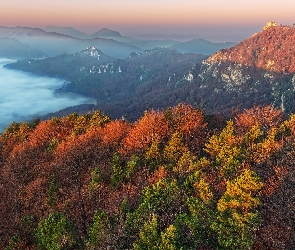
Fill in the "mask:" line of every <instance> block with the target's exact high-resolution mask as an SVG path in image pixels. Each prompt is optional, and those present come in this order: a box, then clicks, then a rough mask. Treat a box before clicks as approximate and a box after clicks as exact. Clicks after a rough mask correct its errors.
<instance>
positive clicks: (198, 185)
mask: <svg viewBox="0 0 295 250" xmlns="http://www.w3.org/2000/svg"><path fill="white" fill-rule="evenodd" d="M294 142H295V116H293V115H291V116H289V117H284V116H283V113H282V112H281V111H280V110H278V109H276V108H274V107H273V106H259V107H258V106H255V107H253V108H251V109H248V110H245V111H244V112H242V113H237V114H236V115H235V116H234V117H233V118H232V119H231V120H228V121H225V119H224V118H222V117H221V116H214V117H213V116H207V115H205V114H203V112H202V111H201V110H199V109H197V108H194V107H193V106H191V105H186V104H179V105H177V106H175V107H173V108H167V109H166V110H158V111H155V110H151V111H146V112H145V113H144V114H143V115H142V116H141V117H140V118H139V119H138V120H137V121H135V122H132V123H130V122H127V121H124V120H111V119H110V118H109V117H107V116H105V115H104V114H103V113H102V112H100V111H96V112H93V113H89V114H85V115H76V114H71V115H69V116H65V117H63V118H52V119H50V120H46V121H39V120H37V119H36V120H34V121H32V122H31V123H12V124H11V125H10V126H9V127H8V128H7V129H6V131H5V132H4V133H3V134H2V135H1V136H0V156H1V162H0V164H1V166H0V167H1V173H0V195H1V200H0V221H1V227H0V248H1V249H165V250H167V249H171V250H172V249H208V250H209V249H260V250H261V249H268V250H269V249H294V248H295V244H294V240H293V238H294V233H295V223H294V218H295V196H294V192H293V189H294V185H293V183H294V181H295V179H294V162H295V161H294V155H295V154H294V146H293V145H294Z"/></svg>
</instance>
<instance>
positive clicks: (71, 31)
mask: <svg viewBox="0 0 295 250" xmlns="http://www.w3.org/2000/svg"><path fill="white" fill-rule="evenodd" d="M43 30H45V31H47V32H56V33H60V34H63V35H67V36H72V37H76V38H82V39H88V38H89V37H88V35H86V34H85V33H83V32H82V31H79V30H77V29H75V28H73V27H57V26H47V27H45V28H43Z"/></svg>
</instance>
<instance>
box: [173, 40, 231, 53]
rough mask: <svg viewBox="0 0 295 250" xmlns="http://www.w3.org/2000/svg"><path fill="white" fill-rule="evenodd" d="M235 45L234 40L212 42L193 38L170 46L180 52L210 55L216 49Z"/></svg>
mask: <svg viewBox="0 0 295 250" xmlns="http://www.w3.org/2000/svg"><path fill="white" fill-rule="evenodd" d="M234 45H236V43H234V42H226V43H213V42H210V41H207V40H205V39H201V38H199V39H194V40H190V41H187V42H182V43H178V44H175V45H172V46H171V47H172V48H174V49H177V50H178V51H179V52H181V53H196V54H203V55H212V54H214V53H216V52H217V51H218V50H221V49H226V48H229V47H232V46H234Z"/></svg>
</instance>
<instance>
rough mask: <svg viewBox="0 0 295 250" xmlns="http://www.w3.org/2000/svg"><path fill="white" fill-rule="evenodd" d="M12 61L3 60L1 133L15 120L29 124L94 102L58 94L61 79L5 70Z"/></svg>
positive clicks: (0, 62) (0, 98)
mask: <svg viewBox="0 0 295 250" xmlns="http://www.w3.org/2000/svg"><path fill="white" fill-rule="evenodd" d="M12 62H14V61H12V60H9V59H0V88H1V91H0V132H3V131H4V130H5V128H6V127H7V126H8V125H9V124H10V123H11V122H13V121H15V122H23V121H30V120H32V119H34V118H36V117H38V116H42V115H45V114H47V113H50V112H55V111H58V110H60V109H63V108H66V107H69V106H74V105H79V104H84V103H91V100H90V99H89V98H85V97H82V96H77V95H67V94H64V95H60V94H59V95H56V94H55V93H54V91H55V89H58V88H59V87H61V86H62V84H63V82H64V81H63V80H62V79H56V78H48V77H40V76H35V75H32V74H28V73H25V72H22V71H16V70H10V69H6V68H4V67H3V66H4V65H5V64H8V63H12Z"/></svg>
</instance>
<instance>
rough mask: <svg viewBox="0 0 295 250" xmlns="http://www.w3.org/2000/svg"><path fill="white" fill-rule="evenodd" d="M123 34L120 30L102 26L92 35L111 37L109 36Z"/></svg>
mask: <svg viewBox="0 0 295 250" xmlns="http://www.w3.org/2000/svg"><path fill="white" fill-rule="evenodd" d="M120 36H121V34H120V33H119V32H118V31H114V30H110V29H108V28H102V29H100V30H98V31H96V32H95V33H94V34H92V35H90V37H93V38H95V37H99V38H109V37H120Z"/></svg>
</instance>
